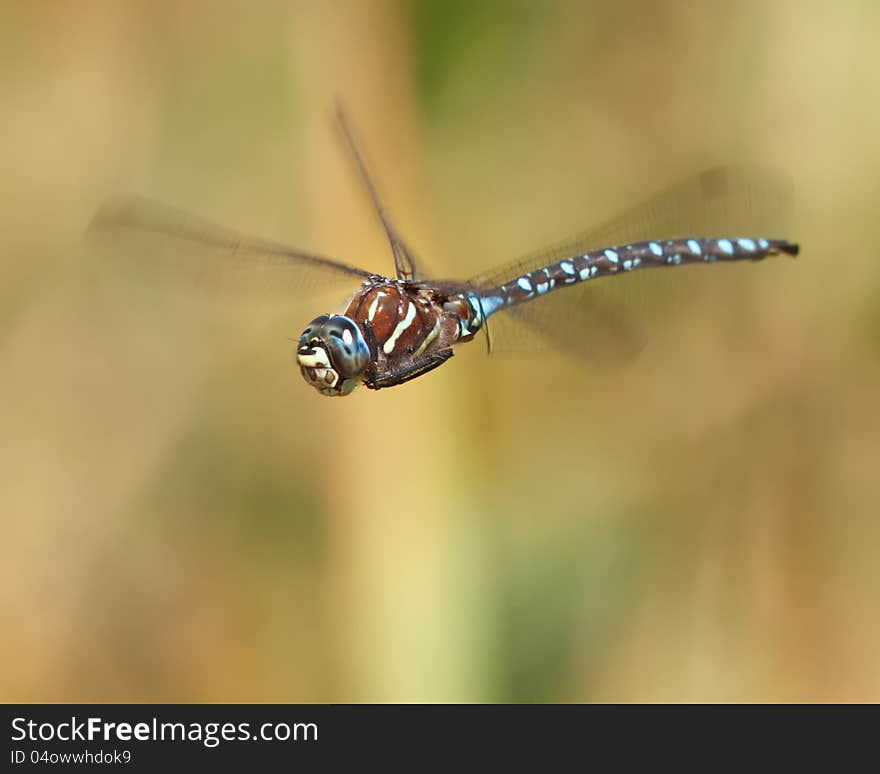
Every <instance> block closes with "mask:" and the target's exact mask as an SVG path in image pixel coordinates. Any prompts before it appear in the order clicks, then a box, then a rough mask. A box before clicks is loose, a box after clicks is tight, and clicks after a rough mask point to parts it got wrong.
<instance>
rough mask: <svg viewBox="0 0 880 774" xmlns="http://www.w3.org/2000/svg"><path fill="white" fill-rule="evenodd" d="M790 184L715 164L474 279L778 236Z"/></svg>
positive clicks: (484, 281)
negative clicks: (655, 244) (693, 241)
mask: <svg viewBox="0 0 880 774" xmlns="http://www.w3.org/2000/svg"><path fill="white" fill-rule="evenodd" d="M792 194H793V188H792V183H791V180H790V179H789V178H788V177H787V176H786V175H784V174H783V173H781V172H779V171H777V170H773V169H770V168H768V167H763V166H758V165H736V166H727V167H717V168H715V169H710V170H707V171H705V172H701V173H700V174H697V175H692V176H690V177H687V178H684V179H683V180H680V181H679V182H677V183H675V184H674V185H672V186H670V187H669V188H666V189H665V190H663V191H661V192H659V193H657V194H654V195H653V196H651V197H650V198H648V199H646V200H645V201H643V202H641V203H640V204H637V205H636V206H635V207H632V208H631V209H628V210H627V211H626V212H624V213H622V214H620V215H618V216H617V217H614V218H611V219H609V220H607V221H605V222H604V223H600V224H599V225H597V226H595V227H593V228H591V229H589V230H587V231H584V232H582V233H580V234H576V235H575V236H573V237H572V238H570V239H567V240H565V241H562V242H559V243H558V244H555V245H552V246H550V247H548V248H545V249H543V250H539V251H537V252H534V253H531V254H529V255H527V256H524V257H522V258H520V259H518V260H515V261H512V262H510V263H507V264H504V265H502V266H499V267H497V268H495V269H492V270H491V271H488V272H486V273H484V274H481V275H478V276H477V277H475V278H474V279H473V280H472V281H473V283H474V284H476V285H478V286H481V287H491V286H495V285H499V284H502V283H504V282H507V281H509V280H511V279H512V278H515V277H518V276H521V275H523V274H528V273H529V272H531V271H534V270H535V269H540V268H541V267H542V266H546V265H547V264H550V263H553V262H555V261H558V260H562V259H563V258H568V257H572V256H576V255H583V254H584V253H586V252H588V251H590V250H597V249H599V248H604V247H615V246H619V245H626V244H631V243H633V242H640V241H646V240H650V239H656V240H662V239H677V238H682V237H721V236H726V237H753V238H754V237H766V238H775V237H778V236H779V234H778V233H777V232H778V231H779V230H780V228H782V227H783V226H784V224H785V223H784V222H785V221H786V220H787V218H788V216H789V214H790V211H791V203H792V198H793V196H792Z"/></svg>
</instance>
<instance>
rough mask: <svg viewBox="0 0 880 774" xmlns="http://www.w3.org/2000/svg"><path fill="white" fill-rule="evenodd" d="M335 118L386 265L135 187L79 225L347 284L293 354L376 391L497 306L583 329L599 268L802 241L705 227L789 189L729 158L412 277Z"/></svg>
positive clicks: (738, 256) (750, 254)
mask: <svg viewBox="0 0 880 774" xmlns="http://www.w3.org/2000/svg"><path fill="white" fill-rule="evenodd" d="M337 121H338V124H339V127H340V128H341V134H342V137H343V139H344V142H345V144H346V146H347V149H348V151H349V153H350V155H351V158H352V159H353V161H354V164H355V166H356V167H357V171H358V174H359V177H360V179H361V181H362V183H363V185H364V188H365V189H366V192H367V194H368V195H369V198H370V201H371V203H372V207H373V210H374V211H375V214H376V215H377V216H378V220H379V221H380V223H381V225H382V228H383V229H384V232H385V236H386V238H387V240H388V244H389V246H390V250H391V256H392V258H393V262H394V276H384V275H382V274H377V273H374V272H371V271H368V270H366V269H363V268H360V267H359V266H356V265H353V264H350V263H346V262H343V261H340V260H336V259H335V258H329V257H326V256H322V255H317V254H313V253H310V252H305V251H302V250H298V249H295V248H292V247H288V246H286V245H282V244H278V243H275V242H271V241H266V240H262V239H258V238H254V237H250V236H245V235H243V234H239V233H237V232H235V231H232V230H229V229H226V228H224V227H221V226H218V225H216V224H213V223H211V222H209V221H206V220H202V219H200V218H197V217H195V216H193V215H191V214H188V213H186V212H183V211H181V210H178V209H176V208H174V207H171V206H169V205H165V204H162V203H160V202H157V201H153V200H150V199H145V198H142V197H132V196H124V197H119V198H115V199H111V200H110V201H108V202H107V203H106V204H105V205H104V206H103V207H102V208H101V209H100V210H99V212H98V214H97V215H96V216H95V218H94V219H93V222H92V224H91V226H90V231H92V232H94V231H99V232H103V233H106V232H108V231H116V232H118V231H120V230H122V231H127V232H131V231H139V232H147V233H150V234H153V235H159V236H162V237H166V238H173V239H176V240H182V241H184V242H188V243H190V244H196V245H199V246H201V247H204V248H207V249H208V250H209V251H210V252H211V253H212V254H213V257H214V258H215V259H216V263H214V264H213V266H212V265H208V267H207V269H205V271H208V272H211V271H217V272H220V271H222V270H223V267H224V266H227V265H228V264H229V263H230V262H234V263H235V264H236V265H237V267H238V268H243V269H244V270H246V271H257V270H258V269H259V268H260V267H263V268H265V267H271V268H273V269H279V270H281V272H282V273H283V274H285V275H287V276H288V277H289V278H290V279H291V280H292V283H291V284H293V285H306V284H308V283H307V280H309V279H320V278H327V277H330V278H333V279H336V280H344V281H349V282H351V283H352V284H354V283H358V284H357V286H356V289H354V291H353V292H352V293H350V294H349V295H348V296H347V297H346V299H345V300H344V301H343V302H342V304H341V305H340V306H339V307H338V308H337V309H336V310H335V311H333V312H326V313H323V314H320V315H318V316H317V317H315V318H314V319H313V320H312V321H311V322H310V323H309V324H308V325H307V326H306V327H305V329H303V331H302V333H301V335H300V336H299V338H298V339H297V347H296V362H297V365H298V366H299V369H300V372H301V374H302V377H303V379H304V380H305V381H306V383H307V384H309V385H310V386H311V387H313V388H314V389H315V390H317V391H318V393H320V394H321V395H326V396H331V397H341V396H346V395H350V394H351V393H352V391H353V390H354V389H355V388H356V387H357V386H358V385H361V384H362V385H364V386H365V387H366V388H368V389H371V390H381V389H385V388H388V387H395V386H398V385H401V384H405V383H407V382H409V381H411V380H413V379H415V378H417V377H420V376H423V375H425V374H427V373H428V372H430V371H433V370H434V369H436V368H438V367H439V366H441V365H443V364H444V363H446V362H447V361H449V360H450V359H451V358H452V356H453V353H454V349H455V347H457V346H458V345H460V344H465V343H468V342H470V341H473V340H474V339H475V338H476V336H477V335H478V334H479V333H480V332H481V331H485V332H486V335H487V340H489V334H490V331H489V320H490V319H491V318H493V317H494V316H495V315H502V316H511V317H514V318H516V319H517V320H519V321H520V322H523V323H525V324H526V325H527V326H532V327H533V328H537V329H538V330H539V331H541V332H542V333H547V334H549V335H551V336H554V335H557V334H559V333H560V330H559V328H561V327H563V326H561V325H560V323H559V322H558V320H554V309H559V308H561V307H560V304H558V303H554V299H555V298H562V297H566V296H570V297H571V298H576V299H577V300H578V302H579V304H578V313H577V314H575V315H574V316H572V315H571V304H568V305H566V306H567V307H568V319H567V320H566V322H565V325H564V329H565V331H567V332H568V333H569V334H571V335H575V336H577V335H580V334H584V333H586V330H585V327H582V328H580V329H579V327H578V320H579V315H580V310H583V312H584V313H585V314H584V315H582V316H581V317H582V320H583V321H586V320H587V319H588V318H587V316H586V312H587V311H588V310H590V309H592V308H593V306H594V305H593V304H592V303H591V298H590V296H589V294H587V295H578V296H576V295H575V293H576V290H575V289H576V288H582V287H584V286H586V285H591V284H592V283H594V282H596V281H597V280H600V279H602V278H606V277H615V276H622V275H626V274H629V273H631V272H636V271H639V272H641V271H643V270H645V269H649V268H663V269H667V270H668V269H672V268H676V267H682V266H687V265H693V264H713V263H725V262H736V261H743V262H745V261H748V262H757V261H762V260H763V259H765V258H768V257H771V256H781V255H788V256H796V255H797V254H798V251H799V246H798V244H796V243H792V242H789V241H787V240H785V239H778V238H776V239H771V238H769V237H767V236H761V235H759V234H757V233H752V232H748V231H746V232H743V231H741V230H737V231H728V230H726V229H718V230H714V229H717V225H716V224H717V223H719V222H721V223H723V219H724V213H726V212H733V211H736V210H744V211H751V212H752V213H753V214H758V215H765V214H766V213H767V212H768V211H769V210H774V208H776V209H779V204H780V202H781V201H782V200H784V199H785V198H786V191H785V188H786V187H785V185H783V184H780V183H779V181H778V179H777V178H776V177H775V176H774V175H772V174H770V175H768V174H765V173H764V171H763V170H759V169H758V168H756V167H748V166H743V167H736V166H731V167H719V168H715V169H710V170H707V171H704V172H701V173H699V174H696V175H692V176H690V177H688V178H685V179H683V180H680V181H679V182H677V183H676V184H674V185H672V186H669V187H668V188H666V189H665V190H663V191H661V192H660V193H658V194H656V195H655V196H653V197H651V198H649V199H648V200H646V201H644V202H642V203H641V204H639V205H637V206H635V207H632V208H630V209H629V210H628V211H627V212H625V213H623V214H622V215H620V216H618V217H617V218H614V219H612V220H610V221H606V222H605V223H603V224H601V225H599V226H597V227H594V228H593V229H590V230H589V231H587V232H585V233H583V234H581V235H579V236H577V237H576V238H573V239H571V240H569V241H568V242H565V243H562V244H561V245H556V246H554V247H553V248H548V249H545V250H542V251H539V252H537V253H533V254H532V255H530V256H529V257H527V258H521V259H518V260H516V261H513V262H511V263H506V264H504V265H502V266H500V267H498V268H496V269H493V270H490V271H487V272H484V273H482V274H480V275H478V276H475V277H473V278H471V279H469V280H439V279H431V278H429V277H424V276H422V274H421V272H420V271H419V267H418V263H417V260H416V257H415V254H414V253H413V251H412V250H411V249H410V248H409V246H408V245H407V243H406V242H405V241H404V239H403V238H402V237H401V236H400V234H399V232H398V231H397V229H396V227H395V226H394V224H393V223H392V220H391V219H390V217H389V216H388V213H387V212H386V210H385V207H384V205H383V203H382V201H381V199H380V197H379V195H378V193H377V189H376V186H375V185H374V183H373V180H372V178H371V176H370V174H369V173H368V171H367V166H366V164H365V162H364V159H363V156H362V154H361V152H360V150H359V148H358V144H357V143H356V142H355V139H354V134H353V131H352V129H351V126H350V123H349V121H348V120H347V118H346V116H345V114H344V112H343V111H342V110H341V108H338V109H337ZM743 205H745V207H743ZM733 227H734V226H733V225H732V224H731V226H730V228H731V229H732V228H733ZM719 231H720V234H719ZM593 312H594V313H595V310H593ZM590 324H591V325H592V323H590ZM592 327H595V326H592Z"/></svg>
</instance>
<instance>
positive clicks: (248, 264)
mask: <svg viewBox="0 0 880 774" xmlns="http://www.w3.org/2000/svg"><path fill="white" fill-rule="evenodd" d="M87 236H88V237H89V239H90V240H98V241H100V243H102V245H105V246H106V247H107V249H108V251H109V253H110V255H111V256H112V258H113V260H114V263H116V264H122V265H124V266H125V267H126V268H130V269H132V270H133V272H134V273H136V274H137V275H139V276H144V277H145V279H147V280H153V279H164V278H170V279H172V280H175V281H176V280H178V279H184V280H188V281H190V282H192V283H194V284H196V285H197V286H199V287H203V288H208V289H212V290H220V291H224V292H230V293H231V294H233V295H236V296H239V295H247V294H248V293H250V292H256V293H257V294H258V297H260V298H269V297H270V296H272V295H277V296H278V297H279V298H286V299H287V300H290V298H291V296H292V294H295V293H296V292H297V291H302V290H320V289H322V288H324V287H333V286H334V285H342V284H348V286H351V287H354V286H356V285H357V283H358V282H360V281H361V280H362V279H363V278H366V277H368V276H369V275H370V272H367V271H365V270H363V269H360V268H358V267H356V266H352V265H350V264H347V263H343V262H342V261H337V260H334V259H332V258H326V257H323V256H320V255H316V254H313V253H309V252H304V251H300V250H295V249H292V248H290V247H287V246H285V245H282V244H278V243H275V242H271V241H267V240H262V239H257V238H253V237H249V236H245V235H242V234H239V233H237V232H235V231H232V230H230V229H227V228H224V227H222V226H218V225H216V224H214V223H211V222H210V221H208V220H204V219H202V218H200V217H197V216H195V215H192V214H190V213H188V212H185V211H183V210H179V209H177V208H175V207H172V206H169V205H167V204H163V203H161V202H158V201H155V200H152V199H148V198H144V197H139V196H128V197H120V198H115V199H111V200H110V201H108V202H107V203H105V204H104V206H103V207H102V208H101V209H100V210H99V211H98V213H97V215H96V216H95V218H94V219H93V220H92V223H91V224H90V226H89V229H88V233H87Z"/></svg>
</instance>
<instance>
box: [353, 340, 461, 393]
mask: <svg viewBox="0 0 880 774" xmlns="http://www.w3.org/2000/svg"><path fill="white" fill-rule="evenodd" d="M451 357H452V350H451V349H444V350H441V351H440V352H434V353H432V354H430V355H426V356H424V357H422V358H420V359H419V360H414V361H413V362H411V363H407V364H406V365H405V366H403V367H402V368H399V369H397V370H392V371H387V372H386V373H384V374H381V375H380V374H376V373H375V371H374V372H373V373H372V374H368V376H367V378H366V379H364V384H365V385H366V386H367V387H369V389H371V390H382V389H384V388H385V387H396V386H397V385H398V384H403V383H404V382H408V381H410V380H411V379H415V378H416V377H417V376H421V375H422V374H426V373H428V371H433V370H434V369H435V368H437V367H438V366H441V365H443V364H444V363H445V362H446V361H447V360H449V358H451Z"/></svg>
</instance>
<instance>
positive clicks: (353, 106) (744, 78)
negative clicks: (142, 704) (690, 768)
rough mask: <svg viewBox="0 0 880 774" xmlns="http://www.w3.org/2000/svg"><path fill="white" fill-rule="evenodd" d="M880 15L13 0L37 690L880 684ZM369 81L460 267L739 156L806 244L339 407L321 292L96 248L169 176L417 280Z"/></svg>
mask: <svg viewBox="0 0 880 774" xmlns="http://www.w3.org/2000/svg"><path fill="white" fill-rule="evenodd" d="M878 35H880V7H878V5H877V4H876V3H871V2H855V1H853V2H830V1H829V2H826V3H799V2H796V1H795V0H791V2H739V3H730V4H720V3H719V4H715V3H707V4H696V3H693V2H689V1H688V0H681V2H664V3H651V2H615V3H599V2H597V3H590V2H547V1H544V2H502V1H501V0H479V1H478V2H464V1H463V0H455V1H454V2H442V1H441V0H421V1H417V0H412V1H411V2H406V1H405V0H399V1H398V2H392V1H391V0H372V1H371V2H366V1H363V2H356V1H355V0H352V1H351V2H331V3H319V2H294V3H287V2H280V1H279V2H260V3H255V4H247V3H236V2H228V3H217V2H207V1H205V2H186V3H175V2H154V3H145V2H109V1H108V2H104V3H99V2H72V1H71V2H54V3H26V2H9V0H7V2H4V3H3V4H2V7H0V41H2V45H0V63H2V66H0V117H2V118H0V148H2V151H0V153H2V154H3V159H2V175H0V201H2V206H0V229H2V235H3V247H2V250H0V255H2V262H0V272H2V280H0V321H2V326H0V369H2V370H0V374H2V379H0V407H2V408H0V411H2V420H0V427H2V430H0V438H2V443H0V470H2V486H0V517H2V522H0V528H2V538H0V570H2V589H3V593H2V599H3V604H2V615H3V621H4V626H3V635H2V638H0V698H2V699H3V700H5V701H11V700H16V701H92V700H95V701H97V700H104V701H283V702H297V701H317V702H339V701H355V702H360V701H456V702H459V701H461V702H482V701H539V702H544V701H633V700H639V701H698V700H712V701H789V700H792V701H803V700H809V701H840V700H843V701H865V700H868V701H877V700H880V616H878V610H880V606H878V599H877V594H878V592H877V590H878V588H880V583H878V581H880V577H878V575H880V573H878V569H877V561H876V556H877V546H878V544H880V519H878V515H880V507H878V504H880V472H878V460H880V412H878V399H880V260H878V258H877V252H878V250H877V245H878V244H880V220H878V217H877V213H876V208H877V205H878V202H880V143H878V137H880V87H878V83H880V81H878V73H880V50H878V48H877V45H876V43H877V40H878ZM337 97H339V98H341V99H342V100H343V101H344V102H345V104H346V105H347V107H348V110H349V113H350V114H351V116H352V118H353V120H354V122H355V124H356V127H357V131H358V135H359V137H360V139H361V140H362V142H363V144H364V146H365V150H366V153H367V157H368V160H369V163H370V165H371V167H372V170H373V172H374V173H375V175H376V177H377V180H378V183H379V186H380V189H381V191H382V193H383V195H384V197H385V199H386V204H387V205H388V207H389V210H390V212H391V213H392V215H393V217H394V219H395V221H396V223H397V225H398V227H399V228H400V230H401V231H402V233H403V234H404V235H405V236H406V238H407V240H408V241H409V242H410V244H412V245H413V246H414V247H415V249H416V251H417V252H418V254H419V255H420V256H421V257H422V258H423V259H424V261H425V263H426V264H427V265H428V266H430V268H431V270H432V271H433V272H434V273H435V274H438V275H442V276H470V275H473V274H475V273H477V272H479V271H482V270H484V269H487V268H491V267H492V266H493V265H495V264H497V263H500V262H503V261H505V260H510V259H513V258H516V257H517V256H519V255H520V254H523V253H527V252H529V251H531V250H533V249H535V248H540V247H541V246H542V245H543V244H545V243H550V242H553V241H555V240H558V239H559V238H562V237H565V236H567V235H568V234H569V233H572V232H576V231H577V230H579V229H581V228H584V227H586V226H589V225H590V224H592V223H595V222H596V221H598V220H601V219H602V218H603V217H605V216H608V215H611V214H613V213H614V212H616V211H617V210H618V209H620V208H621V207H624V208H625V207H626V206H627V205H628V204H631V203H634V202H635V201H637V200H638V199H640V198H642V197H643V196H644V194H645V193H650V192H652V191H655V190H657V189H658V188H659V187H662V186H663V185H664V184H666V183H669V182H671V181H672V180H674V179H677V178H678V177H680V176H682V175H683V174H687V173H689V172H694V171H698V170H700V169H703V168H706V167H711V166H714V165H717V164H724V163H729V162H737V161H750V162H751V161H757V162H762V163H764V162H766V163H771V164H773V165H775V166H777V167H781V168H782V169H785V170H787V171H789V172H790V173H791V175H792V176H793V178H794V183H795V191H796V198H795V212H794V218H793V221H792V223H791V224H789V225H788V226H787V230H786V233H784V234H768V235H767V236H773V237H776V236H784V237H787V238H789V239H792V240H794V241H797V242H799V243H800V244H801V247H802V249H801V256H800V257H799V258H798V260H796V261H792V260H774V261H768V262H764V263H761V264H757V265H740V266H733V267H727V266H718V267H713V268H707V269H703V268H700V269H693V270H691V269H687V270H685V269H682V270H680V271H681V272H682V275H681V276H682V278H684V273H685V272H693V274H690V275H689V276H688V279H687V285H686V287H687V288H688V296H687V298H685V299H683V301H682V303H680V304H679V306H678V311H677V312H676V313H675V314H674V315H669V316H668V317H667V316H666V315H665V314H662V315H661V314H660V313H659V310H660V309H661V308H665V307H659V306H657V305H655V306H653V307H652V303H651V301H650V298H649V299H648V300H647V301H646V303H645V307H644V313H643V315H642V317H643V319H642V321H641V322H642V323H643V324H646V325H647V326H648V327H650V328H651V331H652V340H651V345H650V346H649V347H648V349H647V350H646V351H645V352H644V354H643V356H642V357H641V358H640V359H639V360H638V361H637V362H635V363H633V364H632V365H630V366H628V367H626V368H622V369H617V368H615V369H604V368H594V367H593V366H591V365H590V364H585V363H583V362H581V361H578V360H577V359H575V358H572V357H565V356H564V355H559V354H553V353H552V352H548V351H543V352H538V353H536V354H533V355H520V356H498V357H496V356H493V357H487V356H486V354H485V350H484V346H483V344H482V343H480V342H477V343H476V344H475V345H473V346H470V347H463V348H461V349H460V351H459V352H458V355H457V356H456V358H455V359H454V360H453V361H451V362H450V363H449V364H447V365H445V366H444V367H443V368H441V369H439V370H437V371H435V372H434V373H432V374H430V375H429V376H426V377H425V378H423V379H419V380H416V381H415V382H413V383H411V384H408V385H405V386H404V387H401V388H397V389H392V390H386V391H382V392H379V393H373V392H369V391H367V390H358V391H356V392H355V393H354V395H352V396H351V397H350V398H347V399H344V400H327V399H325V398H322V397H319V396H318V395H316V394H315V393H314V391H313V390H311V389H309V388H308V387H307V386H306V385H305V384H304V383H303V382H302V379H301V377H300V375H299V373H298V370H297V368H296V367H295V365H294V363H293V351H294V344H293V343H292V342H290V341H289V340H288V338H287V337H297V336H298V335H299V333H300V331H301V329H302V328H303V326H304V325H305V323H306V322H307V321H308V320H310V319H311V318H312V317H313V316H315V315H316V314H319V313H321V312H325V311H328V309H329V308H330V305H329V303H328V302H326V301H325V300H324V299H323V298H321V299H318V298H317V297H315V298H312V297H310V296H309V295H308V294H306V295H303V294H299V295H297V294H292V296H291V297H290V298H289V299H286V300H285V302H284V303H282V304H280V305H278V306H274V305H273V304H269V303H268V302H267V303H265V304H263V303H260V300H259V298H256V299H254V298H249V299H243V300H242V302H241V303H237V302H236V300H235V299H228V298H224V299H223V300H222V301H219V300H217V299H212V298H209V297H206V294H205V293H201V292H194V293H189V291H187V290H186V289H185V288H181V289H180V290H179V292H174V293H171V294H168V293H163V292H161V291H157V288H155V287H150V283H149V282H148V281H147V282H144V283H139V282H129V283H125V282H124V281H117V280H111V279H107V280H106V281H104V279H103V278H102V277H100V276H99V277H95V276H94V275H95V271H94V268H92V269H90V270H86V271H84V268H88V267H94V266H95V265H96V264H94V263H93V261H92V256H91V254H90V249H89V247H88V246H86V245H84V244H83V241H82V234H83V232H84V229H85V228H86V226H87V224H88V222H89V220H90V218H91V217H92V215H93V213H94V212H95V211H96V209H97V208H98V207H99V206H100V204H101V202H102V201H103V200H104V199H105V198H106V197H108V196H110V195H113V194H117V193H121V192H129V191H136V192H143V193H147V194H149V195H151V196H154V197H157V198H159V199H162V200H165V201H168V202H172V203H174V204H176V205H178V206H181V207H184V208H186V209H189V210H193V211H195V212H198V213H201V214H203V215H205V216H207V217H210V218H211V219H212V220H215V221H218V222H220V223H225V224H228V225H229V226H232V227H235V228H238V229H241V230H243V231H246V232H249V233H253V234H257V235H262V236H265V237H268V238H273V239H277V240H279V241H283V242H286V243H289V244H292V245H296V246H298V247H301V248H304V249H309V250H313V251H315V252H319V253H323V254H327V255H332V256H337V257H339V258H341V259H343V260H348V261H350V262H353V263H357V264H359V265H362V266H364V267H366V268H369V269H373V270H376V271H379V272H389V271H390V270H391V269H390V257H389V254H388V248H387V245H386V244H385V243H384V241H383V235H382V232H381V228H380V227H379V225H378V223H377V222H376V220H375V217H374V215H373V213H372V212H371V210H370V208H369V204H368V202H367V199H366V197H365V195H364V193H363V190H362V188H361V186H360V184H359V182H358V180H357V177H356V174H355V173H354V171H353V168H352V164H351V160H350V159H349V158H348V157H347V156H346V154H345V151H344V149H343V148H342V145H341V144H340V142H339V138H338V134H337V132H336V131H335V130H334V126H333V121H332V107H333V103H334V100H335V99H336V98H337ZM755 236H763V235H755ZM98 265H100V264H98ZM677 271H679V270H676V272H677ZM143 274H144V275H148V274H149V271H148V270H146V271H144V272H143ZM646 274H648V276H647V277H646V284H645V288H646V291H645V292H646V294H647V295H648V296H650V289H651V279H650V276H652V275H650V274H649V273H646ZM672 275H673V273H672V272H671V273H670V278H669V281H670V283H671V284H674V277H673V276H672ZM96 280H97V281H96ZM613 281H614V280H611V282H613ZM683 281H684V280H683ZM682 287H685V285H682ZM339 300H340V298H335V299H331V301H333V302H334V303H335V302H336V301H339Z"/></svg>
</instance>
